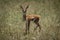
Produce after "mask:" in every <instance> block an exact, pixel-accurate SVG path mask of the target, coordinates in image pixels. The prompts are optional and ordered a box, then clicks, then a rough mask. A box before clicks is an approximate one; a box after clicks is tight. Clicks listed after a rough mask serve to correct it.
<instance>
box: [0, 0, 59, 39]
mask: <svg viewBox="0 0 60 40" xmlns="http://www.w3.org/2000/svg"><path fill="white" fill-rule="evenodd" d="M23 3H29V4H30V5H29V8H28V10H27V14H36V15H40V16H41V18H40V25H41V28H42V29H41V32H38V29H37V30H36V31H35V32H34V28H35V24H34V22H31V25H30V34H28V35H23V34H24V32H25V21H23V19H22V11H21V8H20V5H21V4H23ZM59 30H60V1H59V0H0V40H60V38H59V37H60V34H59V33H60V31H59Z"/></svg>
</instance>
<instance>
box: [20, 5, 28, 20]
mask: <svg viewBox="0 0 60 40" xmlns="http://www.w3.org/2000/svg"><path fill="white" fill-rule="evenodd" d="M28 7H29V5H27V6H26V7H25V8H23V6H22V5H20V8H21V9H22V12H23V20H26V12H27V9H28Z"/></svg>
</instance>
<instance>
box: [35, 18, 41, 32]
mask: <svg viewBox="0 0 60 40" xmlns="http://www.w3.org/2000/svg"><path fill="white" fill-rule="evenodd" d="M34 23H35V24H36V25H37V26H36V28H35V29H34V31H35V30H36V29H37V28H38V27H39V32H40V30H41V26H40V24H39V19H35V20H34Z"/></svg>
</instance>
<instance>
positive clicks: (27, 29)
mask: <svg viewBox="0 0 60 40" xmlns="http://www.w3.org/2000/svg"><path fill="white" fill-rule="evenodd" d="M29 28H30V20H26V34H27V33H29Z"/></svg>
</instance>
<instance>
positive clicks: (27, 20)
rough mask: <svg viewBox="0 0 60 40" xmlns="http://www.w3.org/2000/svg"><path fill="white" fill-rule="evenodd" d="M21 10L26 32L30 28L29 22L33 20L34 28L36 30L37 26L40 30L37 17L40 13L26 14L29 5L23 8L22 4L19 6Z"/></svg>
mask: <svg viewBox="0 0 60 40" xmlns="http://www.w3.org/2000/svg"><path fill="white" fill-rule="evenodd" d="M20 7H21V9H22V12H23V20H25V21H26V34H27V33H29V28H30V22H31V21H34V23H35V24H36V28H35V29H34V30H36V29H37V28H38V27H39V29H40V30H41V26H40V24H39V18H40V15H32V14H31V15H27V14H26V12H27V9H28V7H29V5H27V6H26V8H23V7H22V5H21V6H20Z"/></svg>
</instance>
